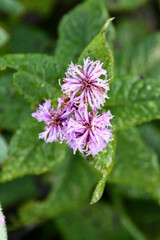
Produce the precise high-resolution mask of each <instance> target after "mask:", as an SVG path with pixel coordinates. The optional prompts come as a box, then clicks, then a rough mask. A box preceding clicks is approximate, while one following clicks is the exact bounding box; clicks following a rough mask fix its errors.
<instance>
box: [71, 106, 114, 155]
mask: <svg viewBox="0 0 160 240" xmlns="http://www.w3.org/2000/svg"><path fill="white" fill-rule="evenodd" d="M112 118H113V116H112V115H111V113H110V111H108V112H107V113H102V115H97V112H96V111H93V112H92V113H89V112H88V111H87V106H86V105H84V106H83V107H80V108H79V109H78V110H76V111H75V113H74V116H73V117H72V118H70V120H69V122H68V127H67V134H68V135H67V138H68V141H67V143H68V145H69V146H70V147H71V148H73V152H74V154H75V152H76V151H77V150H79V151H80V152H81V153H83V154H86V156H87V155H90V154H91V155H92V156H93V157H94V156H95V155H96V154H97V153H98V152H101V151H102V150H103V149H104V148H106V146H107V144H108V142H110V141H111V139H112V133H111V128H112V125H111V123H110V120H111V119H112Z"/></svg>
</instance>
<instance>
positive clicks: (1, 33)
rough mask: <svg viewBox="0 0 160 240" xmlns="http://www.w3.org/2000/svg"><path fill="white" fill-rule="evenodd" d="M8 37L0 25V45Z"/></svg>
mask: <svg viewBox="0 0 160 240" xmlns="http://www.w3.org/2000/svg"><path fill="white" fill-rule="evenodd" d="M8 39H9V34H8V33H7V32H6V31H5V30H4V29H3V28H1V27H0V47H2V46H3V45H4V44H5V43H6V42H7V41H8Z"/></svg>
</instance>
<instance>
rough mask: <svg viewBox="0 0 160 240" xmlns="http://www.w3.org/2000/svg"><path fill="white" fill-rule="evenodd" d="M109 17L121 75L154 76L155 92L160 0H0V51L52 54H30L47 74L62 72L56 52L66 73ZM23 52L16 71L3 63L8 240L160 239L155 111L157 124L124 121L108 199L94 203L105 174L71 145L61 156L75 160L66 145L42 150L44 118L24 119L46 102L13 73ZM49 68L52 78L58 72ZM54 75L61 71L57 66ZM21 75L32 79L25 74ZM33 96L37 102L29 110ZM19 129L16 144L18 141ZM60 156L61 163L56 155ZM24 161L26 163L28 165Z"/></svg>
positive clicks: (1, 138)
mask: <svg viewBox="0 0 160 240" xmlns="http://www.w3.org/2000/svg"><path fill="white" fill-rule="evenodd" d="M95 2H97V3H96V4H97V7H96V4H95ZM101 2H102V5H100V7H99V4H101ZM84 4H86V5H84ZM87 4H88V5H87ZM102 6H103V7H102ZM109 16H110V17H115V19H114V21H113V24H112V27H111V29H110V33H109V35H107V34H106V35H107V41H108V43H109V45H110V48H111V49H112V53H113V56H114V76H115V79H116V78H119V77H121V78H122V79H123V78H124V79H125V80H124V81H126V82H127V81H129V80H127V78H125V77H123V76H125V75H130V74H131V75H138V77H139V78H140V79H142V80H143V79H145V77H151V78H153V79H154V80H155V81H156V84H157V85H156V84H155V88H154V89H158V90H159V89H160V85H159V81H160V1H159V0H150V1H149V0H104V1H103V0H102V1H101V0H100V1H94V0H93V3H92V0H89V1H88V3H87V1H81V0H0V58H1V57H2V56H4V55H7V54H22V53H25V54H26V53H41V54H47V55H49V58H48V56H47V57H46V55H45V57H44V63H39V62H38V61H39V60H37V58H36V57H35V58H33V59H30V57H28V58H27V59H25V61H26V63H25V64H24V65H23V66H22V70H26V69H27V68H30V70H29V71H31V72H32V73H33V72H36V71H37V72H38V74H39V75H41V76H42V75H43V69H42V70H41V67H43V66H44V65H45V64H46V65H47V64H48V65H47V67H48V69H49V68H50V69H52V68H53V70H52V71H54V64H55V62H54V60H53V62H49V61H50V60H49V59H50V57H52V56H54V55H56V57H57V58H58V59H60V60H61V63H62V69H64V72H65V70H66V67H67V65H68V63H69V61H70V60H73V61H74V62H75V61H76V60H77V58H78V57H79V56H80V54H81V52H82V50H83V49H84V48H85V47H86V45H87V44H88V43H89V42H90V41H91V40H92V39H93V37H95V36H96V35H97V34H98V33H99V31H100V29H101V28H102V26H103V24H104V22H105V21H106V19H108V18H109ZM70 23H71V24H70ZM92 23H93V24H92ZM63 42H64V43H63ZM74 44H75V45H76V44H77V45H78V46H79V48H77V49H75V45H74ZM19 56H21V55H19ZM71 56H72V57H71ZM41 58H43V56H41ZM70 58H71V59H70ZM6 59H7V58H6ZM15 59H16V58H14V57H13V58H10V59H9V61H8V60H6V61H8V62H7V65H8V66H11V69H9V70H8V69H5V68H6V66H5V67H3V62H0V70H1V69H2V70H4V71H1V72H0V169H2V167H3V164H4V163H5V161H6V159H8V148H9V149H10V150H9V158H10V159H11V160H12V164H9V165H6V168H5V170H4V171H5V174H6V175H5V176H6V177H4V179H1V182H2V183H1V184H0V202H1V204H2V207H3V211H4V214H5V215H6V220H7V228H8V239H9V240H27V239H29V240H36V239H38V240H54V239H56V240H63V239H64V240H128V239H129V240H130V239H136V240H145V239H150V240H160V207H159V203H160V173H159V163H160V122H159V120H156V119H159V116H158V117H155V118H154V117H150V116H149V115H148V113H147V116H148V119H147V120H144V122H148V123H144V124H142V125H140V126H138V127H137V126H136V127H132V126H134V125H139V123H141V122H142V123H143V116H142V117H141V115H140V116H139V119H141V118H142V121H141V120H139V123H138V124H134V123H133V124H132V120H133V119H132V115H131V119H129V120H128V122H127V121H126V122H125V124H126V125H127V126H128V129H126V130H123V131H119V133H118V136H117V150H116V157H115V168H113V173H112V174H111V176H110V177H109V180H108V182H107V184H106V187H105V191H104V194H103V197H102V199H101V201H100V202H98V203H97V204H95V205H93V206H90V205H89V200H90V198H91V192H92V191H93V189H94V186H95V183H96V181H97V179H98V178H99V175H98V173H96V172H95V171H94V170H93V169H91V167H90V166H89V165H88V163H87V161H86V160H83V159H81V157H80V156H79V155H77V156H76V161H75V159H73V156H72V154H71V153H70V152H69V151H68V153H67V156H70V157H69V158H68V159H65V162H62V163H61V159H63V158H65V157H66V155H65V153H64V151H65V150H64V148H65V146H62V147H60V148H58V147H57V148H56V146H57V145H55V147H54V148H53V149H52V147H51V146H47V147H46V145H45V144H42V146H41V148H39V145H38V144H39V143H38V142H39V140H38V137H37V136H38V135H37V134H38V132H39V129H36V127H37V124H36V123H35V122H33V123H31V122H30V121H32V120H27V121H25V119H26V116H30V114H31V111H33V109H34V108H35V105H36V104H38V102H37V99H38V97H37V98H34V91H33V93H32V86H31V88H30V89H29V90H28V91H30V93H31V94H30V95H31V96H30V95H29V94H28V95H25V96H23V94H19V93H18V91H17V90H16V87H15V86H14V83H13V81H12V78H13V73H15V70H17V69H18V68H19V65H18V64H19V63H18V62H16V61H21V60H20V59H19V60H15ZM45 60H46V62H47V61H48V62H47V63H46V62H45ZM22 61H23V60H22ZM28 63H29V64H28ZM42 65H43V66H42ZM12 66H14V67H12ZM32 67H33V69H32ZM3 68H4V69H3ZM57 69H58V67H57ZM39 72H40V73H39ZM56 74H57V75H56ZM44 75H47V77H48V79H51V78H52V74H50V73H49V71H48V72H47V73H46V72H45V73H44ZM17 76H18V75H17ZM55 76H56V77H57V79H58V78H59V73H58V70H57V72H56V73H55ZM21 77H24V81H25V75H24V76H21ZM56 77H55V78H56ZM57 79H55V81H57ZM115 81H116V80H115ZM113 82H114V80H113ZM57 83H58V81H57ZM35 86H37V85H35ZM33 87H34V86H33ZM158 90H157V91H158ZM37 91H39V90H38V88H37ZM157 94H158V93H157ZM21 95H22V96H21ZM37 95H38V94H37ZM23 97H24V98H23ZM25 100H27V101H25ZM32 100H33V102H34V103H35V105H34V106H33V104H31V108H30V105H29V103H30V102H31V101H32ZM119 101H120V100H119ZM28 102H29V103H28ZM140 104H141V103H139V105H140ZM159 104H160V100H157V105H159ZM159 106H160V105H159ZM156 116H157V115H156ZM137 118H138V117H137ZM153 119H155V120H153ZM23 122H24V124H22V123H23ZM133 122H134V121H133ZM21 124H22V126H21ZM31 125H32V126H31ZM30 126H31V127H30ZM119 126H120V123H119ZM129 127H131V128H129ZM26 128H28V130H27V134H26V133H25V130H26ZM120 128H121V127H120ZM18 129H19V130H18ZM33 129H35V132H33ZM23 133H25V134H23ZM20 134H21V136H22V135H23V136H24V137H22V138H21V137H20ZM13 136H14V140H16V141H14V140H13V141H12V142H11V139H13V138H12V137H13ZM33 138H35V139H37V142H36V143H33ZM10 142H11V145H10ZM9 146H11V147H9ZM17 146H18V147H20V148H19V149H20V150H19V152H18V151H17ZM37 149H38V150H37ZM56 149H58V150H56ZM47 151H48V153H47ZM58 151H59V152H58ZM52 153H53V154H54V158H55V159H57V160H56V161H57V162H60V164H57V165H56V163H55V162H52ZM21 155H22V156H21ZM57 156H58V158H56V157H57ZM64 156H65V157H64ZM24 158H25V165H23V164H21V163H22V161H23V160H24ZM32 158H35V159H36V161H35V163H34V164H32V161H31V162H29V161H30V160H32ZM44 159H45V160H46V161H47V162H46V163H45V164H44ZM8 162H9V161H8ZM35 165H36V167H37V168H36V170H34V167H35ZM54 165H56V166H55V167H54ZM48 166H49V167H48ZM53 167H54V168H53ZM52 168H53V170H52ZM28 169H29V170H28ZM48 169H50V171H49V172H48V171H47V170H48ZM40 173H42V174H41V175H38V174H40ZM34 174H35V175H34ZM25 175H27V176H25ZM8 180H10V181H8ZM4 182H5V183H4Z"/></svg>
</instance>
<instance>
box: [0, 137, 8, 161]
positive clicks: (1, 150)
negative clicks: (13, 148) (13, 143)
mask: <svg viewBox="0 0 160 240" xmlns="http://www.w3.org/2000/svg"><path fill="white" fill-rule="evenodd" d="M7 150H8V145H7V143H6V141H5V139H4V137H3V136H2V135H1V134H0V164H2V163H3V161H4V160H5V159H6V157H7Z"/></svg>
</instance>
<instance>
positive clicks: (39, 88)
mask: <svg viewBox="0 0 160 240" xmlns="http://www.w3.org/2000/svg"><path fill="white" fill-rule="evenodd" d="M14 83H15V86H16V88H17V90H18V91H19V93H20V94H21V95H22V96H23V97H24V98H25V99H26V100H27V101H28V102H30V103H31V104H34V105H36V104H39V103H40V102H41V101H42V100H45V99H54V100H55V102H56V101H57V98H58V97H59V96H60V95H61V92H60V91H58V89H56V88H55V87H54V86H52V85H51V84H49V83H47V82H45V81H43V80H42V79H41V78H39V77H37V76H36V75H33V74H30V73H27V72H22V71H19V72H18V73H16V74H14Z"/></svg>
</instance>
